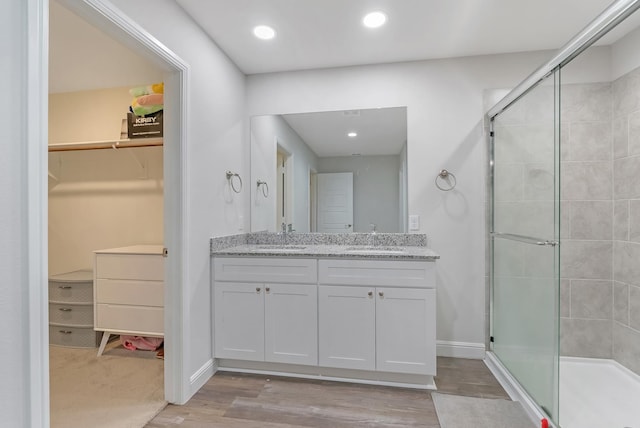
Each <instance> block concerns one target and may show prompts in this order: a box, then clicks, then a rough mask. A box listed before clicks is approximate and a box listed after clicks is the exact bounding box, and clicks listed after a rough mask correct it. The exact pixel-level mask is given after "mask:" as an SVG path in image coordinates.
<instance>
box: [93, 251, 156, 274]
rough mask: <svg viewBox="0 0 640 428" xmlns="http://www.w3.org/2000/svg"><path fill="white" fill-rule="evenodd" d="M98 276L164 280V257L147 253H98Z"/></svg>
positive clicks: (96, 267)
mask: <svg viewBox="0 0 640 428" xmlns="http://www.w3.org/2000/svg"><path fill="white" fill-rule="evenodd" d="M95 269H96V278H103V279H131V280H149V281H163V280H164V257H162V256H161V255H146V254H96V266H95Z"/></svg>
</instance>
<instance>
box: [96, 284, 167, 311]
mask: <svg viewBox="0 0 640 428" xmlns="http://www.w3.org/2000/svg"><path fill="white" fill-rule="evenodd" d="M96 302H97V303H116V304H118V303H119V304H124V305H140V306H163V305H164V282H163V281H128V280H123V279H98V280H97V281H96Z"/></svg>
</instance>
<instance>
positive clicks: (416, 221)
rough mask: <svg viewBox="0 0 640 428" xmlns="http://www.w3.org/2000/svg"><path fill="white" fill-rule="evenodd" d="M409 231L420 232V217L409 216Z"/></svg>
mask: <svg viewBox="0 0 640 428" xmlns="http://www.w3.org/2000/svg"><path fill="white" fill-rule="evenodd" d="M409 230H420V216H419V215H417V214H412V215H410V216H409Z"/></svg>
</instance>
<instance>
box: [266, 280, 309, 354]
mask: <svg viewBox="0 0 640 428" xmlns="http://www.w3.org/2000/svg"><path fill="white" fill-rule="evenodd" d="M317 288H318V287H317V286H316V285H299V284H265V323H264V324H265V361H270V362H274V363H290V364H308V365H317V364H318V291H317Z"/></svg>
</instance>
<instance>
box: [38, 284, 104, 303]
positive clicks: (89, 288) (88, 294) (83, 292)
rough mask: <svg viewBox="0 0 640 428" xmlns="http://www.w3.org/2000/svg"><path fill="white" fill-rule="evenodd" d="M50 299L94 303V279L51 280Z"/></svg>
mask: <svg viewBox="0 0 640 428" xmlns="http://www.w3.org/2000/svg"><path fill="white" fill-rule="evenodd" d="M49 301H51V302H68V303H93V281H87V282H64V281H49Z"/></svg>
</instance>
